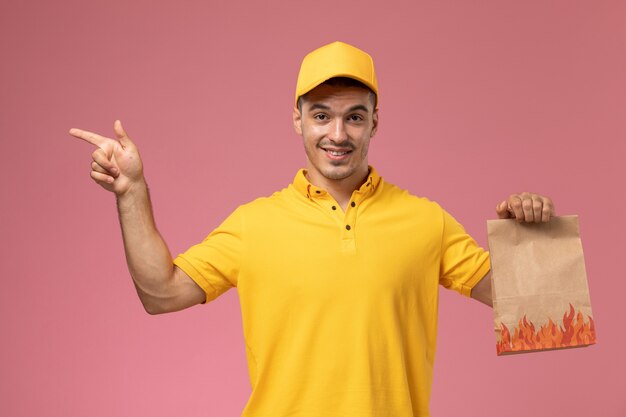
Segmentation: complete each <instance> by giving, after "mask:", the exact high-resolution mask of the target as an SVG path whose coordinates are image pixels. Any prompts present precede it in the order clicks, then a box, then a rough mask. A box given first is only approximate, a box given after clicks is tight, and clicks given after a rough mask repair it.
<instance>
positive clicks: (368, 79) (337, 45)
mask: <svg viewBox="0 0 626 417" xmlns="http://www.w3.org/2000/svg"><path fill="white" fill-rule="evenodd" d="M333 77H348V78H353V79H355V80H357V81H360V82H362V83H363V84H365V85H366V86H368V87H369V88H371V89H372V91H373V92H374V93H375V94H376V98H377V99H378V82H377V81H376V72H374V61H373V60H372V57H371V56H369V54H367V53H366V52H363V51H361V50H360V49H358V48H355V47H354V46H352V45H348V44H347V43H343V42H333V43H330V44H328V45H324V46H322V47H321V48H318V49H316V50H314V51H313V52H311V53H309V54H308V55H307V56H305V57H304V59H303V60H302V66H301V67H300V73H299V74H298V83H297V84H296V106H297V105H298V98H299V97H300V96H302V95H304V94H306V93H308V92H309V91H311V90H313V89H314V88H315V87H317V86H318V85H320V84H321V83H323V82H324V81H326V80H329V79H331V78H333Z"/></svg>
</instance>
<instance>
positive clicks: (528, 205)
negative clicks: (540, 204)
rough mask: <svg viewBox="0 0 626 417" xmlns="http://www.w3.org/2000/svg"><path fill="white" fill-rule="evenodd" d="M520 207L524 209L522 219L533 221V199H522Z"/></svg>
mask: <svg viewBox="0 0 626 417" xmlns="http://www.w3.org/2000/svg"><path fill="white" fill-rule="evenodd" d="M522 209H523V210H524V217H523V220H524V221H525V222H533V221H534V220H535V214H534V212H533V200H532V198H530V197H526V198H524V199H522Z"/></svg>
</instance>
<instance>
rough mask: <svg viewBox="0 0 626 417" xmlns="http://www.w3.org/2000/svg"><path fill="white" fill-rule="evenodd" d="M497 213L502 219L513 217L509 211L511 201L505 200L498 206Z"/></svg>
mask: <svg viewBox="0 0 626 417" xmlns="http://www.w3.org/2000/svg"><path fill="white" fill-rule="evenodd" d="M496 213H497V214H498V218H500V219H508V218H510V217H511V215H510V213H509V203H508V202H507V201H506V200H505V201H503V202H501V203H500V204H498V205H497V206H496Z"/></svg>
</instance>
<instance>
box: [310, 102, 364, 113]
mask: <svg viewBox="0 0 626 417" xmlns="http://www.w3.org/2000/svg"><path fill="white" fill-rule="evenodd" d="M318 109H319V110H330V107H329V106H327V105H325V104H320V103H315V104H312V105H311V107H310V108H309V111H312V110H318ZM357 110H362V111H364V112H367V111H368V109H367V107H365V106H364V105H362V104H356V105H354V106H352V107H350V108H349V109H348V112H353V111H357Z"/></svg>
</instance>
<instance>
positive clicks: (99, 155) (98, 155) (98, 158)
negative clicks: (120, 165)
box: [91, 148, 119, 175]
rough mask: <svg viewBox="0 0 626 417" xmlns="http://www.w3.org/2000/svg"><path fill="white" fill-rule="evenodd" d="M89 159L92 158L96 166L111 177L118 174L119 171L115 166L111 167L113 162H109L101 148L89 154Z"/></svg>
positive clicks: (107, 156) (108, 157)
mask: <svg viewBox="0 0 626 417" xmlns="http://www.w3.org/2000/svg"><path fill="white" fill-rule="evenodd" d="M91 157H92V158H93V160H94V162H96V163H97V164H98V165H100V166H101V167H102V168H104V169H105V170H107V171H108V172H110V173H111V174H113V175H118V174H119V170H118V169H117V167H116V166H115V165H113V162H112V161H111V159H110V156H109V155H107V154H106V152H105V151H104V149H102V148H98V149H96V150H95V151H93V153H92V154H91Z"/></svg>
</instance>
